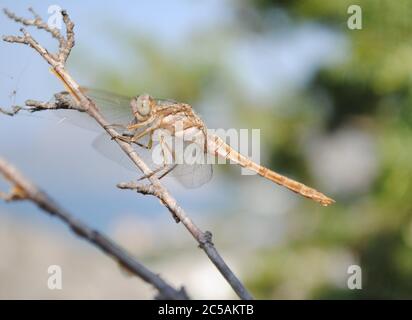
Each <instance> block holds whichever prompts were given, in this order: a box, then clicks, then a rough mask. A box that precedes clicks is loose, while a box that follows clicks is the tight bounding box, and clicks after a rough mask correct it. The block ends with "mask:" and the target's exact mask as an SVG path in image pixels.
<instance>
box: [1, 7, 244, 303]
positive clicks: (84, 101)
mask: <svg viewBox="0 0 412 320" xmlns="http://www.w3.org/2000/svg"><path fill="white" fill-rule="evenodd" d="M62 14H63V18H64V19H63V21H64V23H65V25H66V34H67V40H65V44H64V45H63V47H61V48H59V52H58V53H57V54H50V53H49V52H48V51H47V50H46V49H45V48H43V47H42V46H41V45H40V44H38V43H37V42H36V41H35V40H34V39H33V38H32V37H31V35H30V34H28V33H27V32H26V31H25V30H22V32H23V35H24V36H23V37H12V36H7V37H3V40H5V41H7V42H15V43H23V44H26V45H29V46H31V47H32V48H33V49H34V50H36V51H37V52H38V53H39V54H40V55H41V56H42V57H43V58H44V59H45V60H46V61H47V62H48V63H49V64H50V65H51V66H52V71H53V72H54V73H55V75H56V76H57V77H58V78H59V79H60V80H61V81H62V82H63V84H64V85H65V87H66V89H67V90H68V91H69V93H70V94H71V95H72V96H73V98H74V99H75V101H76V102H77V104H78V105H79V106H80V108H81V109H82V111H85V112H87V113H88V114H89V115H90V116H91V117H92V118H94V119H95V121H96V122H97V123H98V124H99V125H100V126H101V127H102V128H103V129H104V130H105V131H106V132H107V133H108V134H109V135H110V136H111V137H112V139H113V140H115V141H116V143H117V144H118V145H119V147H120V148H121V149H122V150H123V151H124V152H125V153H126V155H127V156H128V157H129V158H130V159H131V160H132V161H133V163H134V164H135V165H136V167H137V168H138V169H139V170H140V171H141V172H142V173H143V174H144V175H145V176H148V177H149V178H148V179H149V181H150V184H151V187H150V188H153V190H154V192H153V193H152V194H153V195H154V196H156V197H157V198H158V199H159V200H160V201H161V202H162V203H163V205H164V206H165V207H166V208H167V209H168V210H169V211H170V213H171V214H172V216H173V217H174V219H175V220H176V222H180V221H181V222H182V223H183V225H184V226H185V227H186V229H187V230H188V231H189V232H190V234H191V235H192V236H193V237H194V238H195V240H196V241H197V242H198V244H199V246H200V248H202V249H203V250H204V251H205V253H206V255H207V256H208V257H209V259H210V260H211V261H212V262H213V264H214V265H215V266H216V267H217V269H218V270H219V271H220V273H221V274H222V275H223V277H224V278H225V279H226V280H227V282H228V283H229V284H230V285H231V287H232V288H233V290H234V291H235V292H236V293H237V295H238V296H239V297H240V298H242V299H252V296H251V295H250V294H249V292H248V291H247V290H246V288H245V287H244V285H243V284H242V283H241V282H240V280H239V279H238V278H237V277H236V276H235V274H234V273H233V271H232V270H231V269H230V268H229V267H228V265H227V264H226V262H225V261H224V260H223V258H222V257H221V255H220V254H219V252H218V251H217V250H216V248H215V246H214V244H213V243H212V241H211V233H210V232H208V231H206V232H203V231H202V230H201V229H200V228H199V227H198V226H197V225H196V224H195V223H194V222H193V221H192V220H191V219H190V218H189V216H188V215H187V214H186V212H185V211H184V210H183V209H182V207H180V206H179V204H178V203H177V201H176V200H175V198H174V197H173V196H172V195H171V194H170V193H169V191H168V190H167V189H166V188H165V187H164V186H163V185H162V184H161V183H160V181H159V179H158V178H157V177H156V176H155V175H151V170H150V168H149V167H148V165H147V164H146V163H145V162H144V161H143V160H142V159H141V158H140V157H139V155H138V154H137V153H136V151H135V150H134V148H133V147H132V145H131V144H130V143H128V142H125V141H122V140H121V139H118V137H119V136H120V134H119V133H118V132H117V131H116V130H115V129H114V128H113V126H110V123H109V122H108V121H107V120H106V119H105V118H104V117H103V115H102V114H101V113H100V111H99V109H98V106H96V104H95V103H94V102H93V101H92V100H91V99H89V98H88V97H87V96H86V95H85V94H84V93H83V91H82V90H80V86H79V84H78V83H77V82H76V81H75V80H74V79H73V78H72V77H71V75H70V74H69V73H68V72H67V70H66V69H65V61H66V59H67V57H68V55H69V53H70V50H71V48H72V47H73V45H74V32H73V28H74V24H73V22H72V21H71V20H70V18H69V16H68V15H67V13H66V12H62ZM12 19H13V20H15V21H18V22H22V21H23V19H22V18H17V17H16V16H15V15H14V14H13V16H12ZM25 22H26V23H27V22H32V23H31V24H30V23H29V24H28V25H33V26H37V27H38V24H39V23H38V22H37V21H36V20H34V21H25ZM44 30H45V31H47V32H50V31H49V30H47V29H44Z"/></svg>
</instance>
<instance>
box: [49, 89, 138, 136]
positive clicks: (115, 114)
mask: <svg viewBox="0 0 412 320" xmlns="http://www.w3.org/2000/svg"><path fill="white" fill-rule="evenodd" d="M82 91H84V93H85V94H86V95H87V96H88V97H89V98H90V99H92V100H93V101H94V102H95V103H96V105H97V107H98V108H99V110H100V111H101V112H102V114H103V116H104V117H105V118H106V119H107V120H108V121H109V122H110V123H112V124H121V125H128V124H130V123H131V121H132V119H133V115H132V111H131V109H130V98H128V97H125V96H122V95H118V94H116V93H111V92H107V91H104V90H98V89H91V88H82ZM70 99H72V98H70ZM72 102H73V103H75V102H74V100H73V99H72ZM54 114H55V116H57V117H58V118H61V119H64V120H63V121H67V122H69V123H70V124H73V125H75V126H77V127H80V128H83V129H88V130H92V131H95V132H101V131H102V129H101V127H100V126H99V125H98V124H96V123H95V121H94V120H93V119H91V118H90V116H88V115H87V114H86V113H85V112H78V111H76V110H56V111H54Z"/></svg>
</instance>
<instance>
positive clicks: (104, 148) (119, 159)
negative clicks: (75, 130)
mask: <svg viewBox="0 0 412 320" xmlns="http://www.w3.org/2000/svg"><path fill="white" fill-rule="evenodd" d="M148 140H149V138H148V137H143V138H142V139H141V140H140V141H139V142H141V143H142V144H145V145H147V143H148ZM92 147H93V148H94V149H95V150H96V151H97V152H98V153H100V154H101V155H102V156H104V157H105V158H107V159H109V160H112V161H113V162H116V163H117V164H120V165H121V166H122V167H123V168H125V169H128V170H131V171H134V172H136V171H137V170H138V169H137V168H136V166H135V165H134V164H133V162H132V160H130V159H129V157H128V156H127V155H126V154H125V153H124V152H123V151H122V150H121V149H120V147H119V146H118V145H117V143H116V142H114V141H112V140H111V138H110V136H109V135H108V134H107V133H102V134H100V135H98V136H97V138H96V139H94V141H93V143H92ZM135 149H136V152H137V153H138V155H139V157H140V158H142V160H143V161H144V162H145V163H146V164H147V165H148V166H149V167H150V168H151V169H152V170H155V169H156V168H158V167H159V166H158V165H156V164H155V163H154V161H153V160H152V153H151V151H150V150H147V149H145V148H142V147H139V146H136V147H135Z"/></svg>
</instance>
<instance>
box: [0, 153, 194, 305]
mask: <svg viewBox="0 0 412 320" xmlns="http://www.w3.org/2000/svg"><path fill="white" fill-rule="evenodd" d="M0 174H2V175H3V176H4V178H5V179H6V180H8V181H9V182H10V183H11V184H12V186H13V188H12V190H11V192H10V193H8V194H7V193H4V192H0V198H2V199H4V200H6V201H15V200H29V201H31V202H33V203H35V204H36V205H37V206H38V207H39V208H40V209H42V210H44V211H46V212H48V213H49V214H51V215H53V216H55V217H57V218H58V219H60V220H61V221H62V222H64V223H65V224H67V225H68V226H69V228H70V229H71V230H72V231H73V232H74V233H76V234H77V235H78V236H79V237H81V238H83V239H85V240H86V241H88V242H90V243H92V244H93V245H95V246H97V247H98V248H99V249H101V250H102V251H103V252H105V253H107V254H108V255H109V256H111V257H112V258H114V259H115V260H117V261H118V262H119V263H120V264H121V265H122V266H123V267H124V268H126V269H127V270H128V271H130V272H131V273H132V274H135V275H136V276H138V277H140V278H141V279H142V280H144V281H146V282H147V283H149V284H151V285H152V286H153V287H155V288H156V289H157V290H158V292H159V294H158V295H157V298H159V299H173V300H182V299H188V296H187V294H186V292H185V290H184V288H181V289H180V290H176V289H175V288H173V287H172V286H170V285H169V284H168V283H167V282H165V281H164V280H163V279H162V278H161V277H160V276H158V275H157V274H155V273H153V272H152V271H150V270H149V269H148V268H147V267H145V266H144V265H143V264H141V263H140V262H138V261H137V260H136V259H135V258H133V257H132V256H131V255H130V254H129V253H127V252H126V251H125V250H124V249H123V248H121V247H120V246H119V245H117V244H116V243H115V242H113V241H112V240H110V239H109V238H108V237H106V236H105V235H104V234H102V233H100V232H98V231H96V230H93V229H92V228H90V227H88V226H87V225H86V224H85V223H83V222H81V221H80V220H78V219H76V218H74V217H73V216H72V215H71V214H69V213H68V212H67V211H65V210H64V209H62V208H61V207H60V206H59V205H58V204H57V203H56V202H55V201H53V200H52V199H51V198H50V197H49V196H48V195H47V194H46V193H45V192H43V191H41V190H40V189H39V188H37V187H36V186H35V185H34V184H33V183H31V182H30V181H29V180H28V179H27V178H25V177H24V176H23V175H22V174H21V173H20V172H19V171H18V170H17V169H16V168H15V167H13V166H12V165H11V164H10V163H8V162H7V161H6V160H4V159H2V158H1V157H0Z"/></svg>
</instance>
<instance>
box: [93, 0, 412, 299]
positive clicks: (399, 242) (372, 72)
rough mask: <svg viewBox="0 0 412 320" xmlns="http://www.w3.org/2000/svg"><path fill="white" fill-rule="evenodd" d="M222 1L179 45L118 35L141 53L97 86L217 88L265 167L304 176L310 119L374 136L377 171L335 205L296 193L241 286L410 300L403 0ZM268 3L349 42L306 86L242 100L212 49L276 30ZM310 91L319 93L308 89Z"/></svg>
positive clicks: (411, 205)
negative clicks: (222, 8) (271, 242)
mask: <svg viewBox="0 0 412 320" xmlns="http://www.w3.org/2000/svg"><path fill="white" fill-rule="evenodd" d="M352 4H359V5H360V6H361V8H362V19H363V21H362V22H363V28H362V30H349V29H348V28H347V24H346V23H347V19H348V17H349V15H348V13H347V9H348V6H349V5H352ZM233 5H236V6H238V8H237V10H235V12H237V14H238V16H237V17H235V23H234V24H233V25H228V26H225V27H224V28H221V29H219V30H215V29H213V28H212V29H210V30H203V31H199V32H197V33H195V34H194V36H193V37H192V38H191V40H190V41H189V42H188V43H186V44H185V46H184V47H183V48H175V49H173V50H167V51H165V50H163V48H162V47H161V45H160V44H158V43H156V42H155V41H153V40H152V39H149V38H145V37H143V36H142V35H139V36H136V35H133V36H132V37H131V38H130V39H126V40H125V45H126V46H127V47H128V49H127V50H135V52H133V51H132V52H133V53H134V54H135V55H136V56H138V57H141V61H140V60H139V63H136V65H133V64H131V65H130V67H129V69H128V72H127V73H126V74H125V73H123V72H122V73H118V72H117V71H115V70H113V69H104V70H102V71H101V74H100V75H99V76H98V78H99V79H101V81H100V82H101V83H100V85H101V86H103V87H109V88H112V90H115V91H121V92H129V93H134V92H136V90H140V91H147V92H150V93H151V94H153V95H155V96H159V97H172V98H174V99H177V100H181V101H187V102H190V103H192V104H194V105H196V103H197V102H199V101H202V100H203V99H205V97H206V96H207V94H209V93H211V92H218V93H219V94H220V95H221V96H223V97H224V99H225V109H224V110H220V111H221V112H222V113H225V114H229V115H230V116H231V117H232V118H231V120H233V124H232V125H233V126H239V127H248V128H256V127H258V128H261V130H262V132H264V135H263V136H262V141H261V144H262V145H264V146H265V148H267V149H268V154H269V156H270V159H269V161H270V163H269V164H268V165H269V166H270V167H273V168H276V169H278V170H280V171H281V172H286V173H293V175H294V176H297V177H300V178H302V180H304V181H305V182H307V183H308V184H310V182H311V179H313V177H311V175H310V171H309V170H308V161H307V159H306V158H305V154H304V153H303V151H302V148H300V147H299V146H302V142H301V138H302V135H304V134H305V132H307V131H308V130H309V131H310V129H311V128H314V127H315V128H318V130H320V131H321V132H322V133H323V134H324V135H325V136H328V135H331V134H333V133H334V132H336V131H338V130H339V129H341V128H343V127H347V126H348V125H350V126H355V127H357V128H359V129H360V130H362V131H365V132H367V133H368V134H370V135H371V136H373V137H374V141H376V145H377V152H376V156H377V158H378V159H377V163H378V171H379V172H378V175H377V177H376V179H375V180H374V181H373V183H372V185H371V186H370V187H369V189H368V190H366V191H365V192H363V193H362V194H352V195H351V196H350V197H343V196H342V197H341V196H340V195H339V194H336V195H335V196H336V198H337V200H338V202H337V204H336V205H335V206H333V207H331V208H328V209H323V208H319V210H315V211H313V204H312V203H308V202H304V204H303V205H302V206H300V207H299V208H298V209H296V210H295V211H294V212H292V213H291V231H290V232H288V233H287V239H285V241H283V242H282V244H281V245H279V246H276V247H270V248H266V249H264V250H262V251H260V252H258V253H257V255H258V257H257V258H256V259H250V262H249V266H251V272H250V273H249V274H248V283H247V285H248V286H249V287H250V288H251V291H252V292H253V293H254V294H255V295H256V296H257V297H259V298H265V299H271V298H327V299H333V298H347V299H365V298H412V254H411V253H412V251H411V249H412V202H411V201H409V200H408V198H407V197H408V195H410V194H412V184H411V181H412V148H411V145H412V130H411V123H412V104H411V102H412V86H411V84H412V82H411V75H412V32H411V31H412V19H411V17H412V2H410V1H408V0H399V1H390V0H363V1H358V3H354V2H353V1H351V0H334V1H323V0H306V1H268V0H267V1H266V0H260V1H243V2H239V3H237V4H234V3H233ZM274 10H275V11H276V10H281V11H282V10H283V11H284V12H286V13H287V14H288V16H289V17H290V19H291V21H292V24H293V23H295V24H297V23H304V22H314V23H318V24H321V25H322V26H323V27H324V28H326V29H330V30H334V31H336V32H338V33H340V34H342V35H344V36H345V37H346V38H347V40H348V42H349V49H348V52H345V54H344V56H345V57H346V58H345V60H344V61H342V63H340V64H337V65H333V66H329V67H327V68H324V69H321V70H318V71H317V72H316V76H315V77H314V78H313V79H312V80H311V81H310V83H308V85H307V87H306V88H303V89H301V90H299V91H298V92H295V93H294V94H293V95H290V96H288V97H286V98H285V99H284V100H282V101H280V102H276V105H275V104H274V103H273V102H272V101H266V102H263V101H258V102H256V103H255V104H254V105H253V106H252V105H251V104H250V101H249V100H248V98H247V96H246V95H245V94H244V92H243V91H242V89H241V86H240V85H239V83H238V81H237V79H236V76H235V73H234V70H233V69H231V68H230V67H229V66H227V65H225V64H224V63H223V59H221V57H222V56H223V55H224V52H225V49H226V44H227V43H230V41H231V40H233V39H236V38H241V37H243V36H244V34H245V33H250V30H253V32H255V33H256V34H257V35H258V34H259V33H262V34H263V33H265V34H267V33H270V32H275V31H276V30H275V29H274V27H273V24H271V23H262V21H268V20H269V21H270V19H271V17H273V15H272V14H273V11H274ZM137 39H138V40H137ZM131 48H132V49H131ZM142 61H143V62H142ZM319 92H321V93H322V95H323V96H324V97H326V98H327V99H326V100H325V99H319V97H318V93H319ZM325 101H326V102H325ZM213 110H214V111H219V110H215V109H213ZM208 112H210V110H200V113H205V114H206V115H207V113H208ZM274 137H276V138H275V139H274ZM291 146H295V147H291ZM347 174H348V175H350V174H351V172H347ZM309 208H310V209H309ZM248 260H249V259H248ZM256 261H259V262H256ZM349 264H359V265H360V266H361V267H362V272H363V274H362V276H363V277H362V278H363V284H362V287H363V289H362V290H349V289H348V288H347V287H346V279H347V277H348V275H347V273H346V272H347V267H348V265H349ZM334 272H336V274H337V276H336V274H335V273H334Z"/></svg>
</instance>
